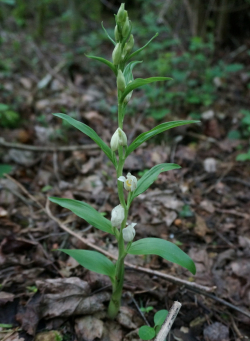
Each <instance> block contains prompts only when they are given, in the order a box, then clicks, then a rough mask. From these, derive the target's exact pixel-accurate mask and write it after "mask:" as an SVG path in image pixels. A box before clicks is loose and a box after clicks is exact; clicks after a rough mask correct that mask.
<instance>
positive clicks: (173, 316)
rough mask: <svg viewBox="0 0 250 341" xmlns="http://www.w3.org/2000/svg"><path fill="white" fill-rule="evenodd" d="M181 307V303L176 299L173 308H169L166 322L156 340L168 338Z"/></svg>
mask: <svg viewBox="0 0 250 341" xmlns="http://www.w3.org/2000/svg"><path fill="white" fill-rule="evenodd" d="M180 308H181V303H180V302H178V301H175V302H174V304H173V305H172V307H171V309H170V310H169V313H168V316H167V318H166V320H165V322H164V323H163V325H162V327H161V329H160V331H159V333H158V335H157V336H156V338H155V341H164V340H165V339H166V337H167V336H168V333H169V332H170V329H171V327H172V325H173V323H174V320H175V319H176V316H177V315H178V312H179V310H180Z"/></svg>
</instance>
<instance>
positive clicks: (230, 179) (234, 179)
mask: <svg viewBox="0 0 250 341" xmlns="http://www.w3.org/2000/svg"><path fill="white" fill-rule="evenodd" d="M227 181H229V182H238V183H239V184H242V185H244V186H247V187H250V182H248V181H245V180H242V179H238V178H235V177H234V176H227V177H225V178H224V179H223V180H222V182H227Z"/></svg>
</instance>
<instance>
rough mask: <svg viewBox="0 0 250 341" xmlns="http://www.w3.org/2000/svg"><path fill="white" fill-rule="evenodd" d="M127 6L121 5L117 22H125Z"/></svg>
mask: <svg viewBox="0 0 250 341" xmlns="http://www.w3.org/2000/svg"><path fill="white" fill-rule="evenodd" d="M124 6H125V4H121V6H120V8H119V10H118V12H117V16H116V20H117V22H124V21H125V19H126V12H127V11H125V9H124Z"/></svg>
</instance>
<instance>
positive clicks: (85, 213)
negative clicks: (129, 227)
mask: <svg viewBox="0 0 250 341" xmlns="http://www.w3.org/2000/svg"><path fill="white" fill-rule="evenodd" d="M49 200H50V201H51V202H54V203H55V204H58V205H60V206H62V207H65V208H67V209H69V210H70V211H71V212H73V213H75V214H76V215H77V216H78V217H80V218H82V219H84V220H86V221H87V222H88V223H89V224H90V225H92V226H94V227H96V228H97V229H99V230H102V231H104V232H107V233H111V234H114V232H113V229H112V226H111V222H110V221H109V220H108V219H106V218H104V217H103V215H102V214H101V213H99V212H98V211H96V210H95V209H94V208H93V207H92V206H90V205H89V204H87V203H86V202H83V201H78V200H73V199H64V198H55V197H49Z"/></svg>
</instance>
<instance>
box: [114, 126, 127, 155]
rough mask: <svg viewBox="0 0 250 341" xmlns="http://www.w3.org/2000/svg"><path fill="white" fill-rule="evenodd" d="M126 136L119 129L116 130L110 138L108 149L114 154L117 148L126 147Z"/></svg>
mask: <svg viewBox="0 0 250 341" xmlns="http://www.w3.org/2000/svg"><path fill="white" fill-rule="evenodd" d="M127 143H128V142H127V136H126V134H125V133H124V131H123V130H121V128H118V129H116V131H115V132H114V134H113V136H112V137H111V141H110V147H111V149H112V150H113V152H115V151H116V150H117V149H118V147H119V146H127Z"/></svg>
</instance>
